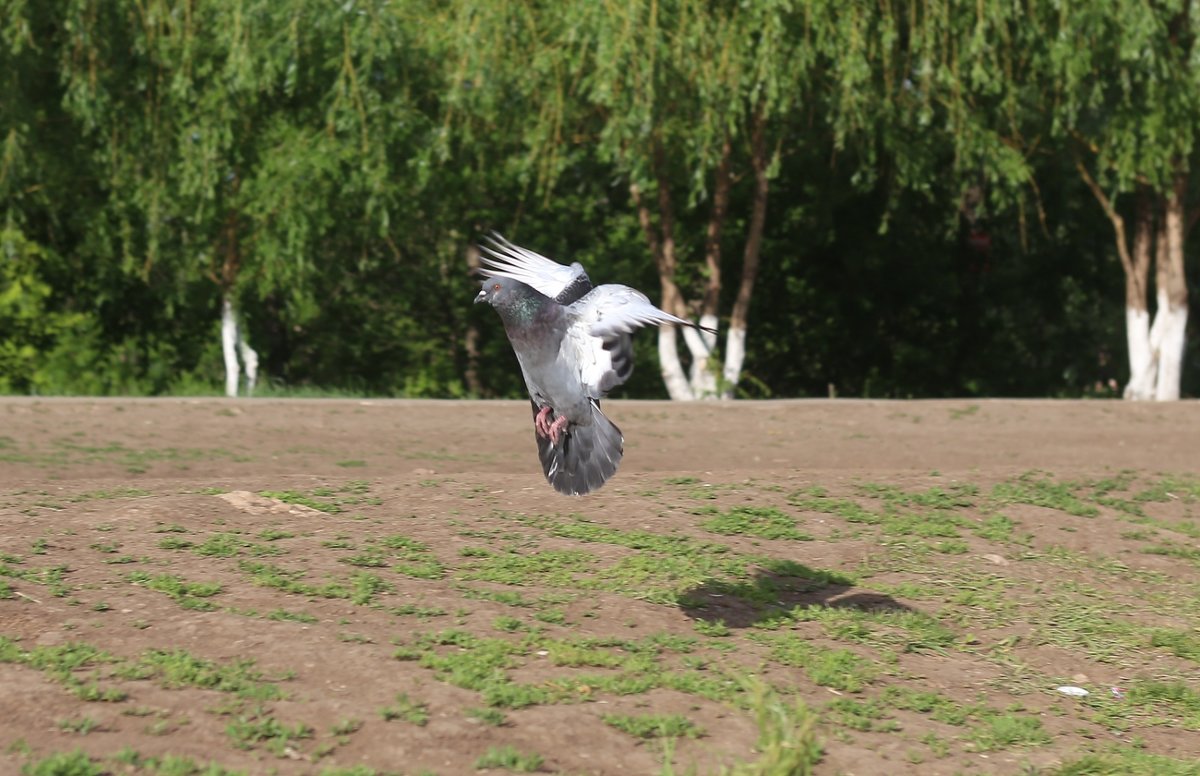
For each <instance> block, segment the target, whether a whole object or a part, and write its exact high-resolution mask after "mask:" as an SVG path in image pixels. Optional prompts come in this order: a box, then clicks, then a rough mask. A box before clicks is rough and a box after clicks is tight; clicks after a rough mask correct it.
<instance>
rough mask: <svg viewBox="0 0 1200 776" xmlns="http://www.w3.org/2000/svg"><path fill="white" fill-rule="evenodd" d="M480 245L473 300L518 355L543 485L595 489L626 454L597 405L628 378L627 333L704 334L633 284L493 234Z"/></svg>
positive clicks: (571, 491)
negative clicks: (647, 329) (594, 274)
mask: <svg viewBox="0 0 1200 776" xmlns="http://www.w3.org/2000/svg"><path fill="white" fill-rule="evenodd" d="M479 247H480V250H481V251H482V253H483V255H482V256H481V263H482V264H483V266H482V267H481V269H480V274H481V275H483V277H484V281H483V289H482V290H481V291H480V292H479V294H478V296H476V297H475V302H476V304H478V303H479V302H487V303H488V304H490V305H491V306H492V307H494V308H496V312H498V313H499V314H500V320H501V321H503V322H504V330H505V332H506V333H507V334H508V340H509V342H511V343H512V346H513V351H514V352H515V353H516V354H517V362H518V363H519V364H520V365H521V374H522V376H524V378H525V387H526V388H528V389H529V399H530V403H531V404H532V405H533V428H534V437H535V439H536V440H537V446H538V458H540V459H541V461H542V469H543V471H545V473H546V479H547V480H548V481H549V482H550V484H551V485H552V486H554V489H555V490H557V491H558V492H559V493H563V494H566V495H571V496H577V495H583V494H585V493H588V492H590V491H593V490H595V489H597V488H599V487H600V486H601V485H603V484H604V482H605V480H607V479H608V478H609V477H611V476H612V475H613V473H614V472H616V470H617V465H618V464H619V463H620V462H621V455H622V453H623V452H624V449H623V444H624V441H625V440H624V438H623V437H622V436H621V430H620V429H619V428H617V427H616V425H615V424H614V423H613V422H612V421H611V420H609V419H608V418H607V417H605V415H604V413H603V412H601V411H600V399H602V398H603V397H604V395H605V394H607V393H608V392H609V391H610V390H612V389H613V388H614V387H616V386H618V385H620V384H621V383H624V382H625V381H626V380H628V379H629V376H630V375H631V374H633V342H632V340H631V338H630V335H631V333H632V332H633V331H634V329H638V328H640V327H642V326H649V325H659V324H668V325H676V326H692V327H694V328H701V327H698V326H696V324H694V323H692V322H691V321H685V320H684V319H682V318H677V317H675V316H674V315H671V314H670V313H667V312H664V311H662V310H660V309H658V308H657V307H655V306H654V305H653V304H652V303H651V302H650V300H649V299H647V298H646V296H645V295H644V294H642V293H641V292H639V291H636V290H634V289H632V288H630V287H629V286H622V285H616V284H605V285H601V286H593V285H592V282H591V280H589V279H588V276H587V273H586V272H585V271H584V269H583V266H582V265H581V264H579V262H574V263H572V264H571V266H569V267H568V266H564V265H562V264H559V263H558V262H556V261H554V260H552V259H548V258H546V257H545V256H542V255H540V254H537V253H534V252H533V251H531V250H527V249H525V248H521V247H519V246H516V245H513V244H512V243H510V242H508V241H507V240H505V239H504V238H503V237H501V236H500V235H498V234H493V235H492V236H491V238H490V243H489V244H487V245H480V246H479Z"/></svg>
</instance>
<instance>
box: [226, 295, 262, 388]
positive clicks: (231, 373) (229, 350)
mask: <svg viewBox="0 0 1200 776" xmlns="http://www.w3.org/2000/svg"><path fill="white" fill-rule="evenodd" d="M221 352H222V354H223V355H224V357H225V395H226V396H229V397H236V396H237V395H238V388H239V386H240V385H241V374H240V369H239V365H238V355H239V354H240V355H241V357H242V364H244V365H245V369H246V395H247V396H249V395H251V394H253V393H254V386H255V384H256V383H257V382H258V353H257V352H256V351H255V350H254V348H252V347H250V344H249V343H248V342H246V338H245V337H244V336H242V329H241V326H240V325H239V324H238V318H237V310H236V309H235V308H234V306H233V300H232V299H230V298H229V295H228V294H226V295H225V297H224V299H223V300H222V301H221Z"/></svg>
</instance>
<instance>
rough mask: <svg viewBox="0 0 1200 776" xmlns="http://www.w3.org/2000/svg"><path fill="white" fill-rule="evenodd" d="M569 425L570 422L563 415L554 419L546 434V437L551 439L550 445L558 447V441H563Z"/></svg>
mask: <svg viewBox="0 0 1200 776" xmlns="http://www.w3.org/2000/svg"><path fill="white" fill-rule="evenodd" d="M568 423H570V421H569V420H567V419H566V417H565V416H563V415H559V416H558V417H557V418H555V419H554V422H553V423H551V424H550V427H549V428H548V429H547V432H546V436H548V437H550V444H552V445H554V446H555V447H557V446H558V440H559V439H561V438H562V436H563V434H565V433H566V428H567V424H568Z"/></svg>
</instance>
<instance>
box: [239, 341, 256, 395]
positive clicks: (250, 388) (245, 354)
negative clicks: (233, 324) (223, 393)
mask: <svg viewBox="0 0 1200 776" xmlns="http://www.w3.org/2000/svg"><path fill="white" fill-rule="evenodd" d="M238 353H240V354H241V356H242V364H243V365H245V367H246V395H247V396H253V395H254V386H255V385H257V384H258V352H257V351H256V350H255V349H254V348H252V347H250V344H249V343H247V342H246V337H245V336H244V335H243V334H242V327H241V326H238Z"/></svg>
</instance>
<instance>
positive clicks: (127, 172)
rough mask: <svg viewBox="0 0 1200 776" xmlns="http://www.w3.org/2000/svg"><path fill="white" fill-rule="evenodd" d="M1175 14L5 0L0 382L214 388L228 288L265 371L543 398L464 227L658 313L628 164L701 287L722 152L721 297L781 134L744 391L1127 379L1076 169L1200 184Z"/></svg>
mask: <svg viewBox="0 0 1200 776" xmlns="http://www.w3.org/2000/svg"><path fill="white" fill-rule="evenodd" d="M1183 8H1184V6H1182V5H1180V3H1178V2H1169V3H1159V4H1146V3H1142V2H1137V1H1136V0H1121V1H1120V2H1114V3H1108V4H1100V5H1096V4H1072V5H1070V6H1062V5H1061V4H1058V3H1052V2H1046V1H1045V0H1037V1H1036V2H1031V3H1026V4H1022V5H1014V4H1011V3H1004V2H998V1H996V0H988V1H987V2H980V3H977V4H962V3H951V2H946V0H936V2H929V3H923V4H917V5H905V4H899V5H896V4H891V5H889V4H872V3H863V2H857V1H855V2H850V3H848V4H821V3H803V4H794V3H789V2H784V1H783V0H765V1H763V2H754V3H715V4H705V3H697V2H694V0H653V1H652V0H620V1H619V2H612V3H604V4H597V3H594V2H588V1H587V0H569V1H568V2H563V3H555V4H529V3H524V2H508V1H507V0H488V2H475V1H474V0H472V1H471V2H468V1H467V0H453V1H452V2H447V3H431V2H428V0H403V2H398V3H382V2H368V3H361V4H356V5H350V6H347V5H345V4H337V3H315V4H314V3H310V2H305V1H304V0H279V1H278V2H274V1H272V2H268V1H267V0H247V1H246V2H244V3H235V4H229V3H226V2H219V1H218V0H202V1H201V2H192V3H183V2H181V0H149V1H147V2H133V1H132V0H113V1H112V2H107V3H104V4H101V5H99V6H96V7H93V6H91V5H89V4H80V3H75V2H69V0H46V2H38V3H30V2H27V1H26V0H0V18H2V19H4V20H5V21H4V22H3V23H2V24H0V74H2V75H0V392H4V393H39V394H56V393H88V394H102V393H127V394H138V395H145V394H162V393H213V392H215V390H216V385H217V384H218V382H219V376H220V374H221V370H222V359H221V352H220V347H219V341H218V330H219V329H218V321H217V318H218V315H219V310H220V306H221V302H222V298H223V297H226V296H227V297H228V298H230V299H231V300H233V301H234V302H236V303H237V305H238V307H239V309H240V310H241V314H242V318H243V321H244V324H245V328H246V330H247V331H248V332H249V341H250V343H251V344H252V345H254V347H255V348H257V349H258V351H259V352H260V354H261V356H262V365H263V370H264V372H265V373H266V375H267V378H266V382H267V383H268V386H267V388H268V389H269V390H275V391H283V392H289V391H295V390H314V389H324V390H331V391H338V392H348V393H369V394H382V395H409V396H446V397H457V396H465V395H471V394H478V395H485V396H513V395H517V394H519V392H520V390H521V386H520V377H519V371H518V370H516V369H515V366H514V363H513V360H512V356H511V354H510V353H509V352H508V345H507V342H506V340H505V338H504V336H503V332H502V331H501V330H500V327H498V326H497V325H496V323H495V321H494V317H492V316H489V315H488V313H489V311H486V310H482V309H476V308H473V307H472V306H471V305H470V304H469V298H470V297H471V295H472V285H473V284H472V282H471V281H470V280H469V279H468V277H467V275H466V258H467V253H468V249H469V246H470V245H471V243H473V242H475V241H476V240H477V239H478V237H479V236H480V235H481V234H482V233H483V232H485V231H486V230H487V229H490V228H497V229H500V230H501V231H504V232H505V233H507V234H508V235H509V236H510V237H512V238H514V239H518V240H521V241H524V242H528V243H529V244H530V245H531V246H532V247H535V248H537V249H539V250H540V251H542V252H545V253H548V254H550V255H553V256H558V257H560V258H564V259H571V260H576V259H577V260H580V261H582V262H584V263H585V264H586V265H587V266H588V269H589V272H590V273H591V275H592V277H593V278H594V279H597V280H601V281H610V280H618V279H619V280H621V281H624V282H628V283H630V284H632V285H636V286H639V287H641V288H643V289H644V290H646V291H647V292H648V293H650V295H651V296H654V293H653V292H654V291H655V289H656V283H657V282H658V274H657V272H656V268H655V267H654V266H653V265H652V263H651V262H650V261H649V260H648V252H647V249H646V242H645V235H644V233H643V231H642V225H641V224H640V223H639V220H638V212H637V206H636V203H635V202H634V201H633V197H632V195H631V191H630V186H631V185H636V186H637V187H638V189H639V190H640V191H641V192H643V193H642V196H643V198H644V199H645V200H647V201H649V200H652V199H653V200H656V199H657V198H658V197H664V198H667V199H670V200H672V201H673V203H674V210H675V212H676V214H677V218H676V223H675V224H674V227H673V228H671V227H669V226H668V227H667V229H666V233H668V234H669V236H670V237H671V239H672V240H673V241H674V244H675V249H676V252H677V254H678V259H679V260H678V266H677V271H676V273H675V274H676V277H675V278H674V279H675V281H676V282H677V283H678V284H679V285H680V287H681V288H683V289H684V290H685V292H686V293H688V294H689V295H695V293H696V292H697V290H699V289H701V288H702V287H703V286H704V283H705V282H706V280H707V278H708V275H709V272H710V271H709V270H708V269H705V268H704V263H703V260H702V259H703V254H704V252H705V250H706V249H707V247H708V246H706V244H705V236H706V235H707V234H708V232H707V227H708V225H709V224H708V216H709V213H710V212H711V209H712V206H713V199H714V196H715V192H716V185H715V183H716V180H717V178H718V174H719V170H720V169H722V167H721V165H722V160H723V159H727V160H728V163H729V170H730V171H731V172H732V173H733V174H732V176H731V178H730V180H731V181H732V183H731V185H730V193H729V203H728V212H729V213H730V217H729V219H728V223H727V224H726V228H725V230H724V232H723V234H722V235H721V236H720V239H719V240H718V241H717V242H718V243H719V245H718V247H720V248H722V250H723V253H724V255H725V256H726V257H727V261H726V264H727V265H728V266H727V267H726V268H725V270H724V271H725V280H724V284H723V287H722V295H723V299H722V300H721V301H722V302H723V303H729V302H730V301H731V300H732V298H733V296H734V295H735V294H736V283H735V282H731V281H730V277H736V272H737V271H738V270H739V269H740V266H739V263H738V260H737V257H738V256H740V255H741V248H742V247H743V241H744V237H745V234H746V232H747V226H748V224H747V221H748V219H747V215H746V214H748V213H749V212H750V203H751V200H752V197H753V196H754V191H753V183H754V175H753V174H751V173H752V170H751V169H750V166H751V153H750V147H751V139H752V136H753V133H754V130H755V128H760V129H762V131H763V133H764V138H765V143H766V147H767V153H768V156H769V164H768V170H767V174H768V177H769V178H770V199H769V206H768V209H767V221H766V227H765V232H764V235H763V246H762V256H763V261H762V265H761V267H760V271H759V277H758V283H757V286H756V291H755V296H754V300H753V306H752V308H751V310H752V332H753V334H752V336H751V337H750V339H749V340H748V343H747V344H748V352H747V360H746V364H745V370H746V373H747V375H746V378H745V379H744V381H743V383H742V388H743V390H744V391H745V392H746V393H747V394H749V395H785V396H803V395H826V394H827V393H828V391H829V389H830V386H833V388H834V389H835V390H836V391H837V392H838V393H839V394H841V395H862V396H898V397H903V396H913V395H921V396H949V395H953V396H964V395H985V394H1005V395H1036V394H1042V395H1045V394H1051V395H1074V396H1079V395H1113V393H1114V392H1115V391H1114V388H1113V385H1114V384H1119V382H1120V381H1122V380H1123V379H1124V377H1125V374H1124V371H1125V370H1124V368H1123V367H1122V365H1121V364H1120V355H1121V354H1122V353H1123V352H1124V348H1125V344H1124V340H1123V338H1122V336H1121V297H1120V288H1121V279H1120V273H1119V272H1118V270H1117V267H1118V265H1117V263H1116V262H1115V261H1114V257H1113V250H1112V237H1111V229H1110V228H1109V226H1108V222H1107V219H1106V217H1105V215H1104V214H1103V212H1101V209H1100V208H1098V207H1097V206H1096V203H1095V201H1094V197H1093V193H1092V192H1091V191H1090V190H1089V189H1088V188H1087V187H1086V186H1085V185H1084V183H1083V182H1082V180H1081V179H1080V177H1079V172H1078V169H1077V166H1076V163H1077V162H1078V163H1079V164H1081V165H1082V166H1083V168H1084V169H1086V170H1090V171H1091V173H1090V174H1091V175H1092V177H1094V178H1095V179H1096V181H1098V184H1099V186H1100V187H1101V189H1102V190H1103V195H1104V196H1105V197H1107V198H1108V199H1109V200H1110V201H1111V202H1112V203H1114V205H1115V206H1116V207H1117V208H1118V210H1120V211H1122V212H1125V211H1127V210H1128V209H1129V208H1130V205H1129V203H1126V202H1125V199H1126V197H1125V194H1127V193H1128V192H1131V191H1132V190H1133V189H1135V188H1137V187H1138V186H1147V187H1149V188H1150V189H1153V190H1156V191H1158V192H1162V191H1165V189H1166V188H1167V187H1168V186H1169V185H1170V184H1171V183H1172V182H1173V181H1174V179H1175V177H1176V176H1177V175H1179V174H1180V173H1181V172H1185V171H1188V170H1194V169H1195V168H1196V165H1197V156H1196V155H1197V153H1200V152H1198V151H1197V148H1198V147H1200V143H1197V142H1196V140H1197V138H1196V133H1197V127H1200V120H1198V118H1200V98H1198V97H1197V95H1198V94H1200V68H1197V66H1196V64H1195V63H1196V57H1195V53H1194V45H1195V44H1194V40H1195V39H1196V31H1195V26H1196V24H1197V21H1196V19H1195V14H1191V15H1190V16H1189V15H1188V14H1187V13H1185V12H1184V10H1183ZM185 10H186V12H184V11H185ZM514 46H516V47H518V48H519V50H520V53H521V55H520V56H513V55H512V51H513V48H514ZM1195 195H1196V187H1195V186H1194V185H1193V186H1192V187H1191V189H1190V191H1189V194H1188V196H1189V203H1188V204H1189V207H1190V209H1192V210H1194V209H1195V204H1196V203H1195ZM662 226H666V225H662ZM660 231H661V230H660ZM729 257H732V259H729ZM647 339H648V338H646V337H643V342H645V341H646V340H647ZM1188 347H1189V348H1190V352H1191V353H1193V354H1194V353H1196V352H1197V350H1198V349H1200V339H1197V338H1191V340H1190V344H1189V345H1188ZM636 363H637V369H636V371H635V376H634V378H633V379H632V381H631V382H630V383H629V384H628V386H627V387H626V391H627V393H629V394H633V395H639V396H650V397H657V396H661V395H663V391H662V387H661V385H660V383H659V379H658V369H657V368H656V364H655V359H654V354H653V349H652V348H650V347H647V346H646V344H643V345H642V346H641V347H639V349H638V353H637V357H636ZM1188 363H1189V366H1188V371H1187V373H1186V374H1185V387H1186V386H1190V385H1194V384H1195V383H1194V381H1195V380H1196V379H1197V378H1198V375H1200V366H1197V365H1196V359H1195V358H1192V359H1189V360H1188ZM1192 390H1195V389H1194V387H1193V388H1192ZM967 420H969V418H967V417H966V416H964V421H967ZM357 463H358V461H357V460H355V459H347V460H346V461H344V462H343V464H344V465H346V466H351V465H357Z"/></svg>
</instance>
